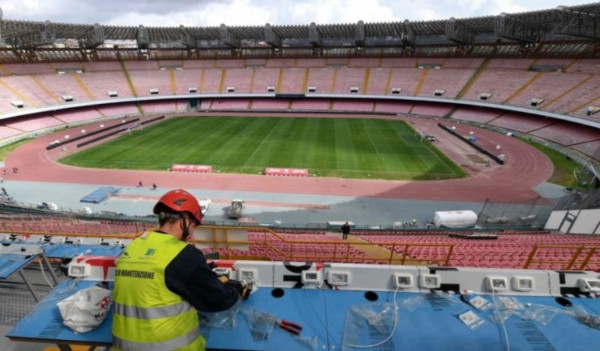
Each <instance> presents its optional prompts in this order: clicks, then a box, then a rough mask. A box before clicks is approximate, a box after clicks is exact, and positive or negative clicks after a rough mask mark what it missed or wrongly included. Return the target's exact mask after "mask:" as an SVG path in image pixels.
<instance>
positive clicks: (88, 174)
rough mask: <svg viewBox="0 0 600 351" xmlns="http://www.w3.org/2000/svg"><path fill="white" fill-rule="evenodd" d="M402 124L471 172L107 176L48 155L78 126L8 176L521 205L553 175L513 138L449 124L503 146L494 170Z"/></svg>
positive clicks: (446, 140) (27, 156)
mask: <svg viewBox="0 0 600 351" xmlns="http://www.w3.org/2000/svg"><path fill="white" fill-rule="evenodd" d="M388 118H389V117H388ZM394 118H397V117H394ZM401 119H404V120H407V121H408V122H409V123H411V124H412V125H413V126H414V127H415V128H418V129H421V130H424V131H427V132H429V133H431V134H434V135H436V136H437V137H438V139H439V142H437V146H438V148H440V149H441V150H442V151H443V152H444V153H445V154H446V155H447V156H448V157H450V158H451V159H452V160H453V161H454V162H456V163H457V164H459V165H463V166H466V168H467V169H468V172H469V174H470V176H469V177H467V178H464V179H455V180H445V181H382V180H356V179H334V178H316V177H283V176H269V177H268V178H267V176H263V175H236V174H192V173H171V172H167V171H133V170H103V169H87V168H77V167H71V166H65V165H61V164H59V163H57V162H56V161H55V159H58V158H59V157H60V156H62V155H64V153H65V151H64V150H59V148H57V149H54V150H51V151H46V145H48V143H50V142H51V141H53V140H55V139H61V140H62V138H63V137H64V135H65V134H68V133H72V134H74V133H75V132H79V129H80V128H81V127H77V128H74V130H64V131H60V132H57V133H56V134H52V135H45V136H41V137H39V138H37V139H36V140H34V141H33V142H30V143H27V144H25V145H23V146H21V147H19V148H18V149H16V150H15V151H14V152H13V153H11V154H10V155H9V156H8V157H7V158H6V160H5V169H7V170H9V171H10V170H11V169H12V168H13V167H18V173H16V174H12V173H10V174H8V175H7V176H6V179H11V180H20V181H35V182H57V183H80V184H98V185H116V186H134V185H136V184H137V183H138V181H140V180H141V181H143V182H144V185H146V186H149V185H151V184H152V183H156V184H157V185H158V186H160V187H163V188H164V187H166V188H186V189H209V190H237V191H253V192H263V193H274V194H316V195H340V196H353V197H377V198H393V199H421V200H444V201H467V202H483V201H485V200H487V199H489V200H492V201H499V202H520V201H527V200H531V199H533V198H536V197H537V196H538V194H537V193H536V192H535V191H533V190H532V188H533V187H535V186H536V185H538V184H540V183H543V182H544V181H546V180H547V179H548V178H549V177H550V176H551V175H552V172H553V166H552V163H551V161H550V160H549V159H548V158H547V157H546V156H545V155H544V154H543V153H541V152H540V151H538V150H537V149H535V148H533V147H531V146H529V145H527V144H525V143H523V142H520V141H519V140H517V139H516V138H511V137H508V136H505V135H501V134H498V133H494V132H491V131H488V130H484V129H478V128H474V127H470V126H465V125H461V124H451V123H447V122H446V121H444V124H446V125H454V126H456V128H457V129H456V130H457V131H458V132H460V133H461V134H463V135H467V134H468V133H469V132H470V131H474V133H475V135H476V136H477V138H478V140H480V141H481V142H484V143H487V144H489V145H501V148H502V149H501V151H502V152H503V153H504V154H505V156H506V162H505V164H504V165H497V164H495V163H494V162H493V161H492V162H491V165H490V166H486V165H484V164H482V163H480V162H472V161H471V160H470V158H469V157H467V156H469V155H470V156H473V155H479V156H480V157H482V155H481V154H478V153H477V152H475V151H474V150H473V149H472V148H470V147H469V146H468V145H467V144H466V143H464V142H462V141H460V140H458V139H457V138H455V137H453V136H450V135H449V134H448V133H447V132H444V131H442V130H441V129H440V128H439V127H437V126H436V122H435V121H433V120H430V119H416V118H408V117H404V118H401ZM104 123H106V122H104ZM86 128H88V130H92V128H93V126H86ZM71 147H72V148H73V147H74V146H71ZM66 152H68V150H67V151H66Z"/></svg>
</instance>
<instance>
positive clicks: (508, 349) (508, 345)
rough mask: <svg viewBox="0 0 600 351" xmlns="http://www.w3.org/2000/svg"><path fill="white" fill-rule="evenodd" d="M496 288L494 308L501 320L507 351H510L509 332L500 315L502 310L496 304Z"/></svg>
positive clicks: (493, 296) (493, 298)
mask: <svg viewBox="0 0 600 351" xmlns="http://www.w3.org/2000/svg"><path fill="white" fill-rule="evenodd" d="M495 292H496V291H495V290H494V288H492V301H493V302H494V307H495V308H496V313H497V314H498V318H499V319H500V325H502V331H503V332H504V342H505V343H506V351H510V343H509V341H508V331H507V330H506V325H505V324H504V319H503V318H502V316H501V315H500V309H499V308H498V303H497V302H496V294H495Z"/></svg>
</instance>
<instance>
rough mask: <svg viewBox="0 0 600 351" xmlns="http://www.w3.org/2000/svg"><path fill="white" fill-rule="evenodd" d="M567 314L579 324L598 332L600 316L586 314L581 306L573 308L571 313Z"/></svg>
mask: <svg viewBox="0 0 600 351" xmlns="http://www.w3.org/2000/svg"><path fill="white" fill-rule="evenodd" d="M569 314H571V315H573V317H575V319H577V321H579V322H580V323H583V324H585V325H587V326H588V327H590V328H594V329H598V330H600V316H597V315H593V314H590V313H588V312H587V311H586V310H585V309H584V308H583V307H582V306H576V307H574V309H573V311H570V312H569Z"/></svg>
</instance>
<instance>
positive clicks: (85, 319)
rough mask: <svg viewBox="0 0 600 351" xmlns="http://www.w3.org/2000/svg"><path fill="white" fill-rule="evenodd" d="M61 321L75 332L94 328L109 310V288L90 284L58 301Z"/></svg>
mask: <svg viewBox="0 0 600 351" xmlns="http://www.w3.org/2000/svg"><path fill="white" fill-rule="evenodd" d="M57 305H58V310H59V311H60V315H61V316H62V318H63V323H64V324H65V325H66V326H67V327H69V328H71V329H72V330H73V331H75V332H77V333H85V332H88V331H90V330H93V329H96V328H97V327H98V326H99V325H100V324H102V322H103V321H104V319H105V318H106V316H107V315H108V311H109V310H110V306H111V305H112V298H111V292H110V290H107V289H104V288H101V287H99V286H95V285H94V286H90V287H88V288H85V289H82V290H79V291H78V292H76V293H75V294H73V295H71V296H69V297H67V298H66V299H63V300H61V301H59V302H58V304H57Z"/></svg>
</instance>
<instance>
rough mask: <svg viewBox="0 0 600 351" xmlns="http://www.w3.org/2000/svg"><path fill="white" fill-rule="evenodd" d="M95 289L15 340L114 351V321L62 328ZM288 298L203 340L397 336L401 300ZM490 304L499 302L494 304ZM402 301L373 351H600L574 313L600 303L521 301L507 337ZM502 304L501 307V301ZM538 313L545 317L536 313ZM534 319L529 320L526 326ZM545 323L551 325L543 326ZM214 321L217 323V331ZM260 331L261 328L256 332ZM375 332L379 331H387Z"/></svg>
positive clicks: (229, 345)
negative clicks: (65, 313) (257, 318)
mask: <svg viewBox="0 0 600 351" xmlns="http://www.w3.org/2000/svg"><path fill="white" fill-rule="evenodd" d="M94 283H95V282H92V281H79V282H76V281H73V280H68V281H64V282H62V283H61V284H59V285H58V286H57V287H55V288H54V290H53V291H52V292H51V293H50V294H49V295H48V296H47V297H46V298H45V299H44V300H43V301H41V302H40V303H39V304H38V305H36V307H35V308H34V310H32V311H31V313H30V314H29V315H27V316H26V317H25V318H24V319H23V320H21V321H20V322H19V323H18V324H17V325H16V326H15V327H14V328H13V329H12V330H11V331H10V332H9V333H8V334H7V336H8V337H9V338H12V339H18V340H27V341H41V342H46V343H58V342H65V343H88V344H101V345H102V344H104V345H107V344H110V342H111V334H110V324H111V321H112V318H111V317H108V318H107V319H106V320H105V321H104V323H103V324H102V325H101V326H100V327H99V328H98V329H96V330H94V331H91V332H89V333H83V334H76V333H74V332H72V331H70V330H69V329H68V328H67V327H65V326H63V325H62V321H61V318H60V314H59V312H58V308H57V307H56V303H57V302H58V301H59V300H61V299H63V298H65V297H67V296H70V295H71V294H73V293H75V291H76V290H79V289H82V288H85V287H87V286H90V285H92V284H94ZM280 291H282V292H283V296H282V297H279V298H276V297H274V296H273V294H272V293H273V289H271V288H259V289H258V290H257V291H256V292H255V293H254V294H252V296H251V297H250V298H249V300H247V301H244V302H241V303H240V304H238V305H237V306H236V307H234V310H231V311H228V312H223V313H220V314H217V316H223V315H225V316H230V317H233V318H234V319H235V323H234V324H233V325H234V326H233V325H229V326H226V325H222V326H221V327H219V328H218V327H215V326H214V324H213V326H212V327H211V326H207V325H204V326H203V327H202V334H203V335H204V336H205V337H206V339H207V347H209V348H218V349H236V350H239V349H252V350H283V349H285V350H310V349H311V347H309V346H308V344H306V342H307V341H316V343H315V344H313V346H316V349H315V350H340V349H346V350H353V349H358V348H354V347H351V346H350V345H359V346H368V345H373V344H377V343H380V342H381V341H384V340H385V339H386V337H387V336H388V335H389V334H390V332H391V331H392V329H393V323H392V322H393V320H394V319H393V310H394V309H393V306H394V292H389V291H388V292H376V293H375V295H376V297H377V300H376V301H370V300H369V299H368V298H367V295H366V294H365V292H363V291H339V290H324V289H321V290H317V289H288V288H286V289H281V290H280ZM483 297H484V298H486V299H487V300H488V301H490V302H492V297H491V296H489V295H483ZM395 298H396V301H395V305H396V306H397V311H398V324H397V328H396V330H395V332H394V334H393V336H392V338H391V340H389V341H387V342H385V343H383V344H382V345H380V346H377V347H373V348H371V349H377V350H485V351H494V350H499V351H500V350H506V349H507V344H506V340H507V339H508V343H509V345H510V349H511V350H549V349H554V350H597V349H598V347H597V344H598V342H599V341H600V330H599V329H597V328H595V327H590V326H588V325H585V324H583V323H582V322H581V321H579V320H577V319H576V318H575V317H574V316H573V315H571V314H569V311H571V312H573V311H585V312H587V313H590V314H592V315H595V317H596V318H599V317H598V313H599V312H600V299H592V298H570V300H571V302H572V303H573V307H568V308H567V307H563V306H561V305H559V304H558V303H557V302H556V301H555V299H554V298H553V297H523V296H518V297H514V296H513V299H514V300H516V301H517V302H519V303H521V304H522V305H523V308H522V310H521V311H520V312H519V314H520V315H517V314H512V315H511V316H510V317H508V318H507V319H506V320H505V327H506V333H507V336H505V334H504V331H503V327H502V325H501V324H499V323H495V322H493V319H492V315H493V307H492V309H490V310H487V311H479V310H477V309H475V308H474V307H472V306H470V305H467V304H465V303H463V302H461V301H460V299H459V297H458V296H456V295H450V294H445V293H443V294H441V295H424V294H417V293H397V294H396V296H395ZM494 298H495V299H498V298H500V296H495V297H494ZM252 308H254V309H257V310H259V311H262V312H264V313H268V314H271V315H274V316H276V317H277V318H279V319H285V320H289V321H292V322H295V323H298V324H301V325H302V326H303V330H302V332H301V338H302V339H300V338H298V337H294V336H293V335H292V334H290V333H288V332H286V331H284V330H282V329H279V328H276V327H275V328H273V329H272V330H271V331H270V333H268V338H267V339H266V340H262V341H257V340H254V338H253V336H252V333H251V331H250V329H251V324H250V323H249V319H248V318H247V317H246V316H245V315H244V313H242V312H241V311H242V310H246V311H248V310H250V309H252ZM390 308H391V309H390ZM386 309H387V310H386ZM350 310H362V311H367V312H368V314H369V315H370V316H371V317H372V318H371V319H370V320H371V321H372V322H373V321H376V320H377V318H380V320H384V321H388V323H384V324H379V325H378V324H377V323H372V324H373V325H369V323H368V321H367V319H365V318H362V317H359V318H357V317H353V318H350V317H351V316H356V314H354V313H351V312H349V311H350ZM468 310H472V311H474V313H475V314H477V315H478V316H479V317H480V318H481V319H482V321H483V324H482V325H481V326H480V327H478V328H477V329H474V330H471V329H470V328H469V327H467V326H466V325H465V324H463V323H462V322H461V321H460V320H459V319H458V317H457V316H456V315H457V314H458V313H459V312H464V311H468ZM234 311H235V312H236V313H233V312H234ZM381 311H388V313H387V314H385V313H381ZM390 311H392V312H390ZM534 311H535V312H537V315H536V314H534V313H532V312H534ZM540 312H543V313H540ZM526 315H527V316H529V317H527V318H524V316H526ZM541 315H546V316H547V317H548V318H546V319H543V318H541V317H540V316H541ZM209 316H211V315H209ZM214 316H215V315H212V318H211V321H212V322H213V323H214ZM532 316H533V318H531V317H532ZM351 321H353V323H350V322H351ZM225 324H227V323H225ZM259 326H260V325H259V324H254V325H253V327H254V328H255V329H256V328H258V327H259ZM375 326H379V328H380V330H378V329H377V328H376V327H375ZM598 328H600V326H599V327H598Z"/></svg>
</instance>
